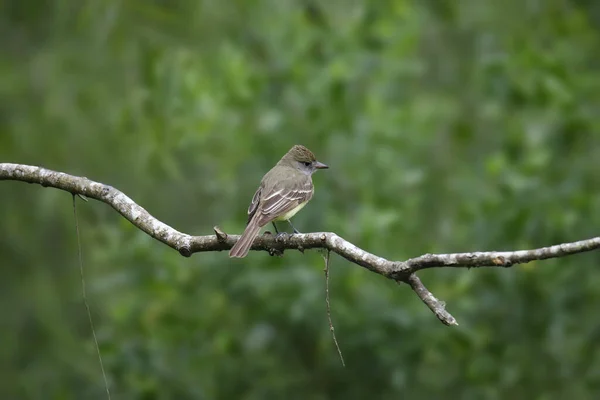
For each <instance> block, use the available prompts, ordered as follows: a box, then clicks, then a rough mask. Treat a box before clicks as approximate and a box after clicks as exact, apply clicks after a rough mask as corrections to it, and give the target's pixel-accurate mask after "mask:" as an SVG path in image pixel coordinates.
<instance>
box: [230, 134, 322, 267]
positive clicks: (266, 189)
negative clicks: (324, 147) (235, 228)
mask: <svg viewBox="0 0 600 400" xmlns="http://www.w3.org/2000/svg"><path fill="white" fill-rule="evenodd" d="M326 168H329V167H328V166H327V165H325V164H323V163H321V162H319V161H317V159H316V158H315V156H314V154H313V153H312V152H311V151H310V150H309V149H307V148H306V147H304V146H300V145H295V146H294V147H292V148H291V149H290V151H288V152H287V153H286V155H284V156H283V157H282V158H281V160H279V162H278V163H277V164H276V165H275V166H274V167H273V168H272V169H271V170H270V171H269V172H267V173H266V174H265V176H264V177H263V178H262V181H261V182H260V187H259V188H258V190H257V191H256V193H254V197H253V198H252V203H250V207H248V224H247V225H246V229H245V230H244V233H243V234H242V237H240V239H239V240H238V241H237V243H236V244H235V245H234V246H233V247H232V248H231V250H230V251H229V257H239V258H243V257H246V254H248V250H250V247H251V246H252V243H253V242H254V238H256V236H258V233H259V231H260V228H262V227H263V226H265V225H266V224H268V223H269V222H273V227H274V228H275V232H278V231H277V226H276V225H275V221H288V223H289V224H290V226H291V227H292V229H293V230H294V233H299V232H298V231H297V230H296V228H294V225H292V222H291V221H290V218H292V217H293V216H294V215H296V213H297V212H298V211H300V210H301V209H302V208H303V207H304V206H305V205H306V203H308V201H309V200H310V199H311V198H312V196H313V193H314V186H313V183H312V174H313V173H314V172H315V171H316V170H318V169H326Z"/></svg>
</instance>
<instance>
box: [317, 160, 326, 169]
mask: <svg viewBox="0 0 600 400" xmlns="http://www.w3.org/2000/svg"><path fill="white" fill-rule="evenodd" d="M315 168H316V169H327V168H329V166H327V165H326V164H323V163H322V162H319V161H315Z"/></svg>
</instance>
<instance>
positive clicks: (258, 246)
mask: <svg viewBox="0 0 600 400" xmlns="http://www.w3.org/2000/svg"><path fill="white" fill-rule="evenodd" d="M0 180H15V181H22V182H29V183H37V184H39V185H42V186H44V187H46V186H49V187H54V188H57V189H61V190H65V191H67V192H69V193H72V194H76V195H82V196H85V197H88V198H92V199H96V200H99V201H101V202H104V203H106V204H108V205H110V206H111V207H112V208H114V209H115V210H116V211H117V212H119V213H120V214H121V215H122V216H123V217H125V218H126V219H127V220H128V221H130V222H131V223H132V224H133V225H135V226H136V227H138V228H139V229H141V230H142V231H143V232H145V233H147V234H148V235H150V236H152V237H153V238H155V239H157V240H159V241H161V242H162V243H164V244H166V245H167V246H170V247H172V248H173V249H175V250H177V251H179V253H180V254H182V255H183V256H186V257H189V256H190V255H192V254H193V253H196V252H204V251H221V250H229V249H230V248H231V247H232V246H233V245H234V243H235V242H236V241H237V240H238V239H239V237H240V236H239V235H228V234H226V233H225V232H223V231H221V230H220V229H219V228H217V227H215V228H214V231H215V234H213V235H206V236H191V235H187V234H185V233H181V232H179V231H177V230H176V229H174V228H172V227H170V226H169V225H167V224H165V223H163V222H161V221H159V220H157V219H156V218H154V217H153V216H152V215H150V213H148V211H146V210H145V209H144V208H142V207H141V206H139V205H138V204H136V203H135V202H134V201H133V200H132V199H130V198H129V197H128V196H126V195H125V194H124V193H122V192H120V191H119V190H117V189H115V188H113V187H112V186H109V185H105V184H102V183H98V182H94V181H92V180H89V179H87V178H85V177H78V176H73V175H68V174H65V173H62V172H56V171H51V170H48V169H45V168H41V167H36V166H30V165H22V164H9V163H0ZM315 248H321V249H328V250H331V251H333V252H334V253H337V254H339V255H340V256H342V257H344V258H345V259H347V260H348V261H351V262H353V263H355V264H357V265H360V266H361V267H363V268H366V269H368V270H369V271H372V272H375V273H377V274H379V275H383V276H385V277H386V278H389V279H393V280H395V281H397V282H405V283H407V284H409V285H410V286H411V287H412V288H413V290H414V291H415V292H416V293H417V295H419V297H421V299H422V300H423V301H424V302H425V304H427V305H428V306H429V307H430V308H431V309H432V310H433V311H434V312H435V313H436V315H438V318H440V319H441V320H442V321H446V322H445V323H447V322H450V324H453V323H452V321H453V322H454V324H455V323H456V321H455V320H454V318H452V316H450V314H447V312H446V311H444V313H446V314H447V315H446V316H443V314H439V310H440V307H438V305H439V304H441V303H440V302H439V300H437V299H436V298H435V297H433V295H432V294H431V293H430V292H429V291H428V290H427V289H426V288H425V286H423V284H422V283H421V282H420V280H419V279H418V278H417V277H416V276H415V275H414V273H415V272H418V271H420V270H422V269H427V268H434V267H469V268H470V267H511V266H513V265H515V264H522V263H527V262H530V261H534V260H545V259H548V258H557V257H564V256H568V255H572V254H577V253H583V252H586V251H591V250H596V249H598V248H600V237H595V238H591V239H587V240H581V241H578V242H573V243H563V244H559V245H555V246H550V247H543V248H539V249H532V250H518V251H502V252H496V251H492V252H473V253H454V254H425V255H422V256H419V257H416V258H411V259H409V260H406V261H390V260H387V259H385V258H382V257H379V256H377V255H375V254H372V253H369V252H367V251H365V250H363V249H361V248H359V247H357V246H355V245H354V244H352V243H350V242H348V241H347V240H345V239H343V238H341V237H340V236H338V235H336V234H335V233H332V232H317V233H306V234H294V235H288V236H285V237H275V236H274V235H270V234H264V235H261V236H259V237H257V238H256V239H255V241H254V243H253V245H252V250H264V251H267V252H269V253H270V254H280V253H282V252H283V251H284V250H291V249H295V250H300V251H303V250H306V249H315ZM436 304H437V305H436ZM436 310H437V311H436ZM441 315H442V316H441Z"/></svg>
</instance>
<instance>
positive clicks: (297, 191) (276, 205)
mask: <svg viewBox="0 0 600 400" xmlns="http://www.w3.org/2000/svg"><path fill="white" fill-rule="evenodd" d="M312 196H313V185H312V181H311V179H310V177H308V176H306V179H302V180H301V181H298V178H297V177H295V178H294V179H290V180H288V181H283V182H280V183H278V184H277V185H275V187H274V188H273V190H272V191H270V193H264V192H263V193H261V196H260V197H261V199H260V207H259V211H258V212H260V215H257V222H258V225H259V226H264V225H266V224H268V223H269V222H271V221H272V220H273V219H275V218H277V217H279V216H281V215H285V214H286V213H287V212H289V211H291V210H293V209H294V208H296V207H297V206H298V205H300V204H302V203H304V202H307V201H309V200H310V199H311V198H312Z"/></svg>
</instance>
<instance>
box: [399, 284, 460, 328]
mask: <svg viewBox="0 0 600 400" xmlns="http://www.w3.org/2000/svg"><path fill="white" fill-rule="evenodd" d="M406 283H408V284H409V285H410V287H411V288H412V290H414V291H415V293H416V294H417V296H419V298H420V299H421V300H423V303H425V304H426V305H427V307H429V309H430V310H431V311H433V313H434V314H435V316H436V317H438V319H439V320H440V321H442V322H443V323H444V324H445V325H458V322H456V319H454V317H453V316H452V315H450V313H449V312H448V311H446V304H445V303H444V302H443V301H440V300H438V299H437V298H436V297H435V296H434V295H433V294H432V293H431V292H430V291H429V290H428V289H427V288H426V287H425V285H423V282H421V280H420V279H419V277H418V276H416V275H415V274H410V275H409V276H408V278H406Z"/></svg>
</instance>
